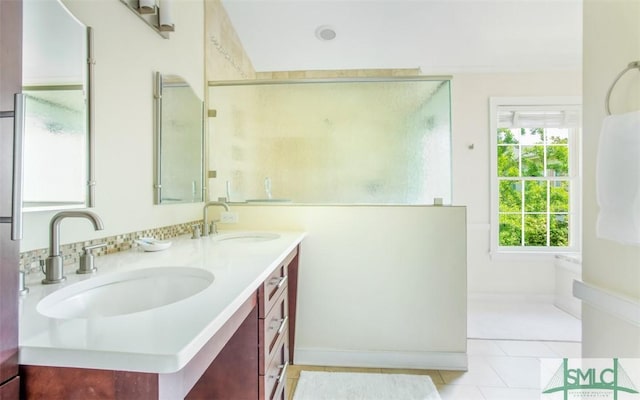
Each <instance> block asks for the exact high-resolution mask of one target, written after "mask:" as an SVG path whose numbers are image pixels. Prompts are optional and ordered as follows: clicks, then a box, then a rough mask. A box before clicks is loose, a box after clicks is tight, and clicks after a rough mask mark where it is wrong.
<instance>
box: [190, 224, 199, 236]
mask: <svg viewBox="0 0 640 400" xmlns="http://www.w3.org/2000/svg"><path fill="white" fill-rule="evenodd" d="M191 239H200V224H195V225H193V226H192V227H191Z"/></svg>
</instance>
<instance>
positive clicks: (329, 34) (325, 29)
mask: <svg viewBox="0 0 640 400" xmlns="http://www.w3.org/2000/svg"><path fill="white" fill-rule="evenodd" d="M316 37H317V38H318V39H320V40H322V41H325V42H326V41H329V40H333V39H335V38H336V31H335V30H334V29H333V27H331V26H329V25H322V26H319V27H318V28H317V29H316Z"/></svg>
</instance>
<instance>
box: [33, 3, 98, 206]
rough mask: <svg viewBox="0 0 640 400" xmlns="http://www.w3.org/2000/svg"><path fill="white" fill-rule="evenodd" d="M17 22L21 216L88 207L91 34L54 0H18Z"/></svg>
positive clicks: (90, 182) (90, 183)
mask: <svg viewBox="0 0 640 400" xmlns="http://www.w3.org/2000/svg"><path fill="white" fill-rule="evenodd" d="M23 18H24V23H23V62H22V65H23V71H22V76H23V93H24V94H25V95H26V96H25V97H26V107H25V121H24V127H25V132H24V138H25V139H24V197H23V209H24V211H38V210H55V209H64V208H82V207H87V206H89V207H91V206H92V203H93V168H91V166H92V156H91V155H92V153H93V148H92V145H93V141H92V119H91V115H90V109H91V102H90V100H91V99H90V93H91V92H90V82H89V81H90V80H91V79H90V77H91V73H90V68H91V63H90V62H88V60H91V28H89V27H86V26H84V25H83V24H82V23H80V22H79V21H78V20H77V19H76V18H75V17H74V16H73V15H72V14H71V13H70V12H69V11H68V10H67V9H66V7H64V5H62V3H61V2H60V1H58V0H44V1H43V0H24V1H23Z"/></svg>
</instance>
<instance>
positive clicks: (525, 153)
mask: <svg viewBox="0 0 640 400" xmlns="http://www.w3.org/2000/svg"><path fill="white" fill-rule="evenodd" d="M522 176H544V146H522Z"/></svg>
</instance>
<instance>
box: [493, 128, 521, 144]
mask: <svg viewBox="0 0 640 400" xmlns="http://www.w3.org/2000/svg"><path fill="white" fill-rule="evenodd" d="M518 139H519V134H518V130H513V131H512V130H511V129H507V128H498V144H518V143H519V141H518Z"/></svg>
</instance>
